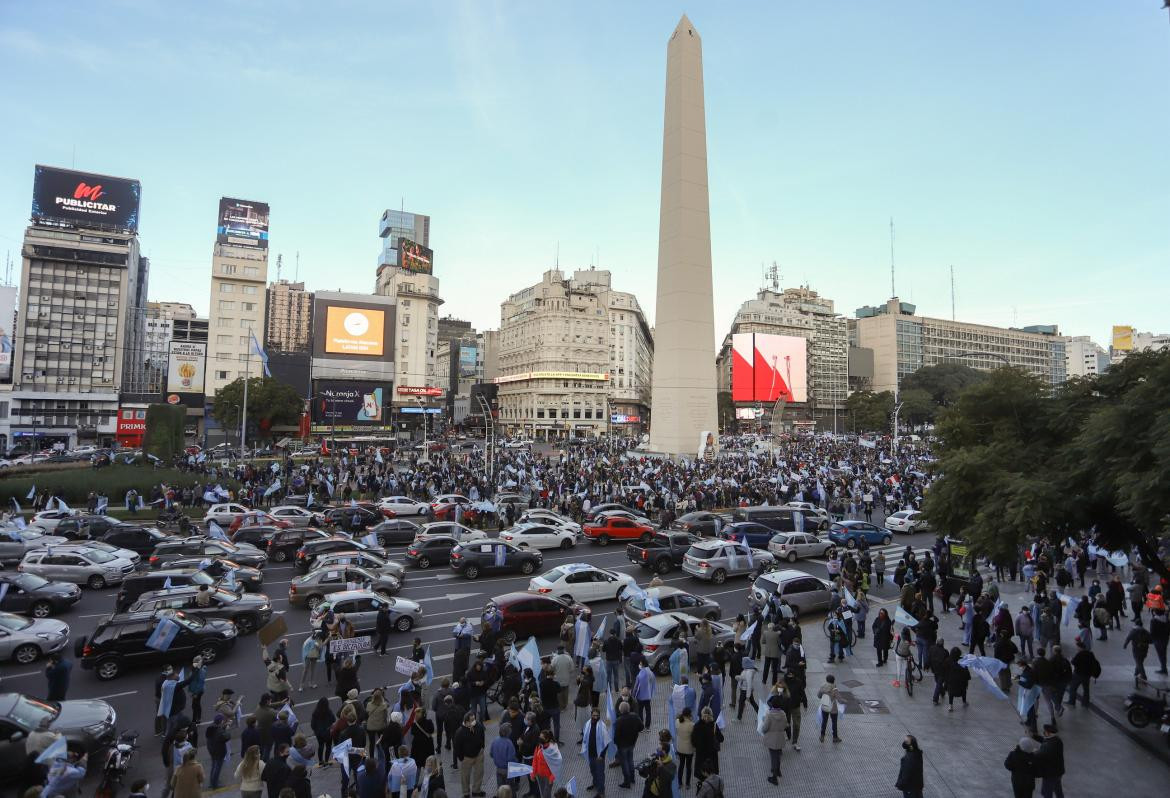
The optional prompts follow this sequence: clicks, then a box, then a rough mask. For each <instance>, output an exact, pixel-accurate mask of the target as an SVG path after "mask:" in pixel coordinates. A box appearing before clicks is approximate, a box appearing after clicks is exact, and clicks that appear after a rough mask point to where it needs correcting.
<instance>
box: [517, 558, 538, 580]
mask: <svg viewBox="0 0 1170 798" xmlns="http://www.w3.org/2000/svg"><path fill="white" fill-rule="evenodd" d="M535 570H536V563H534V562H533V561H532V560H525V561H524V562H522V563H520V573H522V574H524V575H525V576H527V575H528V574H530V573H532V572H533V571H535Z"/></svg>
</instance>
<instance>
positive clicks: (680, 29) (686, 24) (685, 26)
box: [670, 14, 699, 39]
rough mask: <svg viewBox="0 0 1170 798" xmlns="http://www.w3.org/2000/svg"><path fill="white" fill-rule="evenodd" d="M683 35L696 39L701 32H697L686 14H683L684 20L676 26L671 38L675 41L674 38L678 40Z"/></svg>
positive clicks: (680, 20)
mask: <svg viewBox="0 0 1170 798" xmlns="http://www.w3.org/2000/svg"><path fill="white" fill-rule="evenodd" d="M683 34H686V35H687V36H692V37H694V38H696V39H697V38H699V32H698V31H697V30H695V26H694V25H693V24H692V23H691V20H690V18H689V17H687V15H686V14H683V15H682V18H681V19H679V21H678V25H676V26H675V28H674V33H673V34H672V35H671V37H670V38H672V39H674V38H676V37H678V36H680V35H683Z"/></svg>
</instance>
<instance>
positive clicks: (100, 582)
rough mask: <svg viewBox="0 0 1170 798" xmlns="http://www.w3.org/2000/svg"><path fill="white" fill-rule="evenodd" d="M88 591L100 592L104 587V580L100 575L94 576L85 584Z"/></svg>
mask: <svg viewBox="0 0 1170 798" xmlns="http://www.w3.org/2000/svg"><path fill="white" fill-rule="evenodd" d="M85 584H86V587H88V588H89V589H90V590H101V589H102V588H103V587H105V586H106V578H105V577H104V576H102V575H101V574H94V575H93V576H91V577H90V578H89V579H88V580H86V582H85Z"/></svg>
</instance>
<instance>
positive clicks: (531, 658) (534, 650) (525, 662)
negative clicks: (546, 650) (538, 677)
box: [516, 637, 540, 674]
mask: <svg viewBox="0 0 1170 798" xmlns="http://www.w3.org/2000/svg"><path fill="white" fill-rule="evenodd" d="M516 659H517V661H518V662H519V663H520V672H521V673H523V672H524V669H525V668H530V669H531V670H532V673H533V674H536V673H539V672H540V647H539V646H538V645H536V638H535V637H529V638H528V642H527V643H525V644H524V647H523V648H522V649H520V652H519V653H518V654H517V655H516Z"/></svg>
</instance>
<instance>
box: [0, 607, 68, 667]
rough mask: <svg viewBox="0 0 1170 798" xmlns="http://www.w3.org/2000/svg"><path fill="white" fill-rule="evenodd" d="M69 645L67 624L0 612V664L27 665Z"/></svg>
mask: <svg viewBox="0 0 1170 798" xmlns="http://www.w3.org/2000/svg"><path fill="white" fill-rule="evenodd" d="M68 642H69V624H67V623H63V622H61V621H57V620H54V619H52V618H25V617H24V616H23V615H13V614H12V613H11V612H0V660H2V661H7V660H12V661H13V662H17V663H19V664H21V665H30V664H32V663H33V662H36V661H37V660H38V659H40V658H41V657H43V656H46V655H47V654H52V653H53V652H55V651H60V650H61V649H63V648H65V644H66V643H68Z"/></svg>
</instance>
